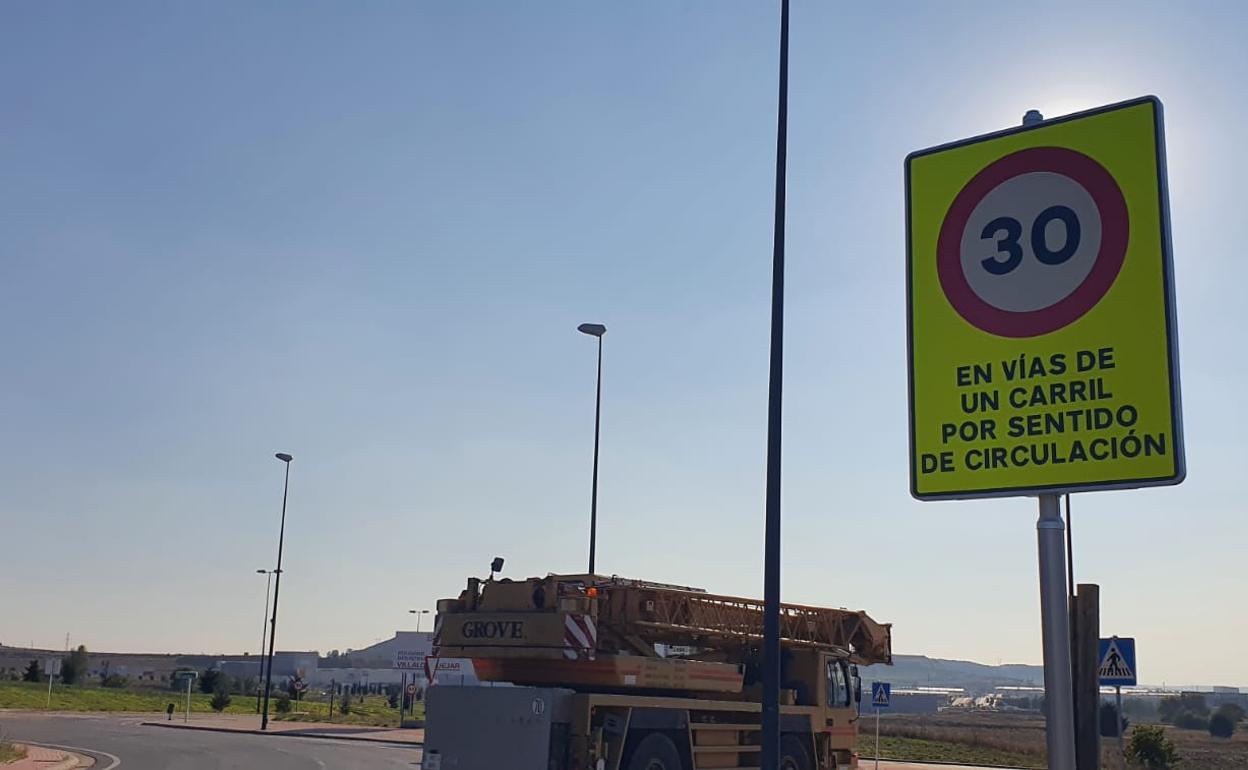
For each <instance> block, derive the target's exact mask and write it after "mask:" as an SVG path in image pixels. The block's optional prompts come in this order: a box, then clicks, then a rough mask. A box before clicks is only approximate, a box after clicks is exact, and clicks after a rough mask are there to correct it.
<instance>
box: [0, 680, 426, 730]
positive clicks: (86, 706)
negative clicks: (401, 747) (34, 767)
mask: <svg viewBox="0 0 1248 770" xmlns="http://www.w3.org/2000/svg"><path fill="white" fill-rule="evenodd" d="M230 697H231V700H230V705H229V706H227V707H226V709H225V711H224V712H223V713H226V714H253V715H254V714H256V713H257V711H256V698H255V696H254V695H232V696H230ZM315 697H316V700H306V701H301V702H299V703H298V704H297V705H296V704H294V703H291V706H292V708H293V710H292V711H291V712H290V713H287V714H279V713H277V710H276V708H275V705H276V701H277V697H276V693H275V694H274V696H273V698H271V699H270V701H269V715H270V718H272V719H274V720H278V721H283V722H330V721H332V722H334V723H336V724H347V725H366V726H375V727H398V726H399V714H398V711H396V710H395V709H392V708H390V704H389V703H388V702H387V700H386V697H385V696H383V695H367V696H364V697H360V696H358V695H353V696H351V705H350V713H348V714H340V713H339V712H338V704H339V701H338V699H337V698H335V700H334V716H333V719H332V720H331V719H330V717H329V702H328V701H329V696H328V695H317V696H315ZM211 700H212V696H211V695H207V694H205V693H201V692H193V693H191V713H192V714H212V713H214V712H213V709H212V706H211V705H210V703H209V702H210V701H211ZM170 703H172V704H173V706H174V713H175V714H182V713H183V712H184V711H185V709H186V692H185V691H183V692H174V691H172V690H143V689H134V690H125V689H111V688H104V687H79V686H77V685H53V686H52V702H51V709H52V710H53V711H125V712H132V713H152V714H163V713H164V712H165V709H166V708H167V707H168V705H169V704H170ZM45 708H48V686H47V685H46V684H39V683H36V682H0V709H22V710H27V711H42V710H43V709H45ZM424 715H425V704H424V703H423V702H422V703H417V704H416V714H415V716H416V718H417V719H421V718H424Z"/></svg>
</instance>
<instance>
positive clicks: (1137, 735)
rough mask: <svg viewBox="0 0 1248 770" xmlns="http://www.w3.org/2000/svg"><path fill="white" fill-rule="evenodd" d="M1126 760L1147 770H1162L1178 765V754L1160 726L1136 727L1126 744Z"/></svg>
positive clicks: (1172, 742)
mask: <svg viewBox="0 0 1248 770" xmlns="http://www.w3.org/2000/svg"><path fill="white" fill-rule="evenodd" d="M1127 759H1128V760H1130V761H1132V762H1135V763H1137V764H1139V765H1142V766H1144V767H1147V768H1157V769H1158V770H1164V769H1165V768H1170V767H1174V765H1175V764H1177V763H1178V761H1179V752H1178V751H1177V750H1176V749H1175V748H1174V741H1172V740H1170V739H1169V738H1167V737H1166V731H1165V728H1163V727H1162V726H1161V725H1137V726H1136V728H1135V729H1134V730H1132V731H1131V741H1130V742H1129V743H1128V744H1127Z"/></svg>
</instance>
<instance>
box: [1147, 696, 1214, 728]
mask: <svg viewBox="0 0 1248 770" xmlns="http://www.w3.org/2000/svg"><path fill="white" fill-rule="evenodd" d="M1184 711H1188V712H1191V713H1193V714H1196V715H1197V716H1202V717H1207V716H1209V704H1207V703H1205V696H1203V695H1201V694H1200V693H1198V692H1185V693H1183V694H1181V695H1176V696H1173V697H1170V698H1162V699H1161V704H1160V705H1159V706H1158V707H1157V715H1158V716H1159V717H1160V718H1161V721H1163V722H1168V723H1170V724H1176V723H1175V721H1174V720H1175V718H1176V717H1178V715H1179V714H1180V713H1182V712H1184Z"/></svg>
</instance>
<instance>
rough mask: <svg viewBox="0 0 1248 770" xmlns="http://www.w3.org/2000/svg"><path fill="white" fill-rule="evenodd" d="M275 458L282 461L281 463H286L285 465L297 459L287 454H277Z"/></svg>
mask: <svg viewBox="0 0 1248 770" xmlns="http://www.w3.org/2000/svg"><path fill="white" fill-rule="evenodd" d="M273 456H274V457H276V458H277V459H279V460H281V461H282V462H284V463H288V462H290V461H291V460H293V459H295V458H293V457H291V456H290V455H288V454H286V453H285V452H278V453H277V454H275V455H273Z"/></svg>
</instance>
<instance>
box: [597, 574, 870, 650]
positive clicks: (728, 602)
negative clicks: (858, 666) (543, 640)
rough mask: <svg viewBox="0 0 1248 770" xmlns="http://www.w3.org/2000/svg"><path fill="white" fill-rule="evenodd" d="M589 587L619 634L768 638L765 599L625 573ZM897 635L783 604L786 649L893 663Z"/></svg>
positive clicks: (735, 642)
mask: <svg viewBox="0 0 1248 770" xmlns="http://www.w3.org/2000/svg"><path fill="white" fill-rule="evenodd" d="M578 577H579V576H578ZM586 577H588V576H586ZM591 584H592V585H594V586H596V587H597V588H598V589H599V595H600V597H601V600H600V603H599V606H598V623H599V625H600V626H603V627H607V628H610V629H612V630H613V631H615V632H616V633H617V634H619V635H620V636H628V635H632V636H635V637H637V638H639V639H641V640H643V641H644V642H647V643H650V644H653V643H659V644H665V645H674V646H683V647H694V648H714V649H719V650H722V649H724V648H725V647H729V646H738V647H745V646H757V645H758V644H759V642H761V640H762V636H763V602H762V601H761V600H759V599H745V598H742V597H738V596H724V595H717V594H709V593H705V592H702V591H698V590H696V589H690V588H682V587H677V586H667V585H663V584H659V583H647V582H644V581H637V580H627V579H623V578H608V579H601V578H599V579H597V580H595V581H593V583H591ZM891 636H892V627H891V625H890V624H887V623H877V622H876V621H874V620H872V619H871V617H870V616H868V615H867V613H865V612H863V611H861V610H846V609H839V608H828V607H813V606H808V605H802V604H782V605H780V639H781V644H783V645H784V646H787V647H810V648H819V649H834V650H838V651H841V652H844V653H848V654H849V655H850V658H851V660H853V661H854V662H855V663H862V664H871V663H891V662H892V639H891Z"/></svg>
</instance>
